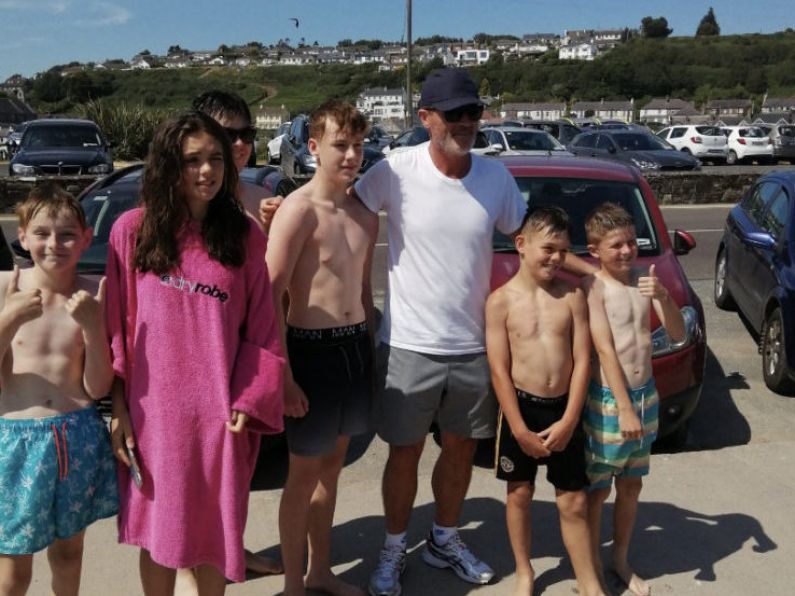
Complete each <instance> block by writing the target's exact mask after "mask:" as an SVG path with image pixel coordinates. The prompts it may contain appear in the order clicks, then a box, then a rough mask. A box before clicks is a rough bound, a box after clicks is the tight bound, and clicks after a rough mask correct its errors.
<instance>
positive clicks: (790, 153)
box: [765, 124, 795, 163]
mask: <svg viewBox="0 0 795 596" xmlns="http://www.w3.org/2000/svg"><path fill="white" fill-rule="evenodd" d="M765 132H766V134H767V138H769V139H770V142H771V143H773V160H774V161H778V160H779V159H786V160H787V161H789V162H790V163H792V162H793V161H795V125H794V124H771V125H770V130H767V131H765Z"/></svg>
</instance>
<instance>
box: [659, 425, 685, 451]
mask: <svg viewBox="0 0 795 596" xmlns="http://www.w3.org/2000/svg"><path fill="white" fill-rule="evenodd" d="M689 432H690V420H685V421H684V422H681V423H680V424H679V426H677V427H676V429H675V430H674V431H673V432H670V433H668V434H666V435H663V436H661V437H657V440H656V441H655V442H654V448H655V451H658V452H659V451H663V452H670V451H682V450H683V449H684V448H685V446H686V445H687V437H688V434H689Z"/></svg>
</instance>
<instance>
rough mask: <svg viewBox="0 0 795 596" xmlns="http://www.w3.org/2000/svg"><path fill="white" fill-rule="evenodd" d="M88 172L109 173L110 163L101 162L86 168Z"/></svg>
mask: <svg viewBox="0 0 795 596" xmlns="http://www.w3.org/2000/svg"><path fill="white" fill-rule="evenodd" d="M88 173H89V174H110V164H106V163H101V164H99V165H98V166H91V167H90V168H88Z"/></svg>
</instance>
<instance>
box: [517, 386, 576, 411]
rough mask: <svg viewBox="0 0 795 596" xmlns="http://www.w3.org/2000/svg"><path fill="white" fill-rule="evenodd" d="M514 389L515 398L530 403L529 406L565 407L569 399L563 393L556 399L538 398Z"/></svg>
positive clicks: (566, 394)
mask: <svg viewBox="0 0 795 596" xmlns="http://www.w3.org/2000/svg"><path fill="white" fill-rule="evenodd" d="M515 389H516V397H517V398H519V399H521V400H525V401H528V402H530V403H531V404H534V405H538V406H549V407H550V408H554V407H560V406H562V405H565V404H566V402H567V401H568V399H569V394H568V393H564V394H563V395H560V396H558V397H538V396H537V395H533V394H532V393H528V392H527V391H522V390H521V389H519V388H515Z"/></svg>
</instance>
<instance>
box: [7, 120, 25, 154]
mask: <svg viewBox="0 0 795 596" xmlns="http://www.w3.org/2000/svg"><path fill="white" fill-rule="evenodd" d="M27 127H28V123H27V122H20V123H19V124H16V125H14V127H13V128H12V129H11V132H10V133H9V134H8V139H6V147H7V149H8V154H9V155H14V153H16V152H17V151H18V150H19V143H20V141H22V135H23V134H24V133H25V129H26V128H27Z"/></svg>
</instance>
